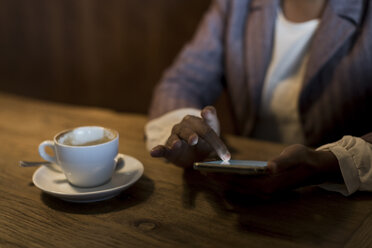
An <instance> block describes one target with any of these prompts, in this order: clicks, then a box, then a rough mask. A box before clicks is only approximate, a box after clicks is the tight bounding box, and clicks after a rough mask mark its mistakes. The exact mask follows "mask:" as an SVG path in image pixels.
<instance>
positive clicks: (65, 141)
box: [62, 136, 113, 146]
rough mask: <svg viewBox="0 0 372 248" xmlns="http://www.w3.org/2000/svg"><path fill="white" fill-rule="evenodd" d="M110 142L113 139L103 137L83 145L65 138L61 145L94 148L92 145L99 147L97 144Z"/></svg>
mask: <svg viewBox="0 0 372 248" xmlns="http://www.w3.org/2000/svg"><path fill="white" fill-rule="evenodd" d="M111 140H113V139H112V138H111V139H110V138H109V137H106V136H104V137H103V138H101V139H98V140H92V141H87V142H84V143H76V142H75V141H74V140H73V139H69V138H67V139H66V140H64V141H63V142H62V144H64V145H67V146H94V145H99V144H103V143H106V142H109V141H111Z"/></svg>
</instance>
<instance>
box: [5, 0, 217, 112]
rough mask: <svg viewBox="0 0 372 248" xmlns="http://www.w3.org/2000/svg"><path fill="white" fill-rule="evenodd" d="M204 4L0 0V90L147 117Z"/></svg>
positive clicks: (199, 0) (200, 0) (186, 0)
mask: <svg viewBox="0 0 372 248" xmlns="http://www.w3.org/2000/svg"><path fill="white" fill-rule="evenodd" d="M209 2H210V1H209V0H104V1H103V0H32V1H30V0H0V90H1V91H6V92H12V93H16V94H21V95H26V96H32V97H37V98H41V99H47V100H53V101H59V102H67V103H74V104H83V105H92V106H102V107H109V108H113V109H116V110H119V111H129V112H139V113H146V112H147V109H148V105H149V103H150V99H151V93H152V89H153V87H154V85H155V84H156V83H157V82H158V80H159V79H160V77H161V74H162V72H163V70H164V69H165V68H166V67H167V66H169V65H170V63H171V62H172V60H173V59H174V57H175V56H176V54H177V53H178V52H179V50H180V49H181V47H182V45H183V44H184V43H185V42H186V41H187V40H189V39H190V38H191V37H192V34H193V31H194V30H195V28H196V26H197V24H198V22H199V20H200V18H201V16H202V13H204V11H205V10H206V9H207V7H208V5H209Z"/></svg>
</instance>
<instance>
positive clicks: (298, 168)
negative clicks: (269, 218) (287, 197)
mask: <svg viewBox="0 0 372 248" xmlns="http://www.w3.org/2000/svg"><path fill="white" fill-rule="evenodd" d="M221 174H222V173H219V175H217V173H213V175H212V174H210V176H212V177H213V178H214V179H215V180H222V181H221V183H223V184H224V185H225V184H227V187H228V188H230V189H233V190H235V191H238V192H241V193H248V194H253V195H261V196H266V195H272V194H274V193H279V192H283V191H287V190H291V189H295V188H298V187H301V186H306V185H315V184H320V183H323V182H327V181H337V182H342V176H341V171H340V168H339V165H338V161H337V158H336V157H335V156H334V155H333V153H331V152H328V151H315V150H313V149H310V148H308V147H306V146H303V145H299V144H296V145H291V146H289V147H287V148H285V149H284V150H283V152H282V153H281V154H280V155H279V156H277V157H276V158H274V159H272V160H270V161H268V174H267V175H265V176H244V175H234V176H228V175H224V176H223V175H221ZM224 177H225V178H224ZM226 179H227V180H228V182H226Z"/></svg>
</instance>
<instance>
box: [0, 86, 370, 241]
mask: <svg viewBox="0 0 372 248" xmlns="http://www.w3.org/2000/svg"><path fill="white" fill-rule="evenodd" d="M145 123H146V117H145V116H142V115H136V114H124V113H116V112H113V111H110V110H106V109H98V108H86V107H77V106H70V105H61V104H55V103H50V102H41V101H36V100H30V99H26V98H21V97H16V96H12V95H7V94H4V93H0V197H1V198H0V247H90V248H93V247H372V236H371V234H372V214H371V213H372V194H371V193H356V194H354V195H353V196H351V197H343V196H341V195H340V194H338V193H332V192H327V191H323V190H321V189H319V188H317V187H309V188H303V189H300V190H297V191H294V192H292V193H290V194H288V195H286V196H283V197H281V198H278V199H271V200H258V199H255V198H251V197H248V196H244V195H238V194H232V195H225V194H222V193H221V191H220V189H219V187H218V185H215V184H209V183H208V179H206V178H205V176H203V175H201V174H200V173H198V172H194V171H184V170H182V169H180V168H177V167H175V166H173V165H171V164H169V163H166V162H164V161H163V160H161V159H153V158H151V157H150V156H149V155H148V152H147V151H146V149H145V145H144V141H143V127H144V124H145ZM81 125H103V126H107V127H111V128H114V129H117V130H118V131H119V132H120V149H119V151H120V152H121V153H124V154H128V155H131V156H134V157H136V158H137V159H139V160H140V161H141V162H142V163H143V165H144V167H145V173H144V175H143V176H142V178H141V179H140V180H139V181H138V182H137V183H136V184H134V185H133V186H132V187H131V188H129V189H127V190H126V191H123V192H122V193H121V194H120V195H119V196H117V197H115V198H112V199H110V200H107V201H102V202H96V203H89V204H78V203H70V202H65V201H62V200H60V199H58V198H55V197H52V196H49V195H47V194H45V193H42V192H41V191H40V190H39V189H38V188H36V187H35V186H34V185H33V183H32V180H31V178H32V175H33V173H34V171H35V170H36V168H21V167H19V166H18V161H19V160H21V159H23V160H40V158H39V155H38V153H37V147H38V144H39V143H40V142H41V141H43V140H46V139H51V138H52V137H53V135H54V134H55V133H57V132H58V131H60V130H62V129H66V128H71V127H76V126H81ZM227 141H228V143H229V144H230V145H231V146H232V147H233V148H234V150H235V154H234V157H235V158H246V159H269V158H270V157H272V156H274V155H276V154H278V153H279V152H280V151H281V149H282V146H281V145H275V144H271V143H264V142H258V141H253V140H248V139H242V138H238V137H233V136H228V137H227Z"/></svg>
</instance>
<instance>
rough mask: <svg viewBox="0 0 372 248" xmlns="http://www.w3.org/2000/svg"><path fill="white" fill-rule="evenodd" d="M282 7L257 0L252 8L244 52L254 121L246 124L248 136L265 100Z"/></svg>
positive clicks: (273, 2)
mask: <svg viewBox="0 0 372 248" xmlns="http://www.w3.org/2000/svg"><path fill="white" fill-rule="evenodd" d="M278 6H279V0H274V1H273V0H253V1H252V3H251V6H250V14H249V17H248V19H247V23H246V30H245V32H246V35H245V37H246V41H245V49H244V52H245V63H246V64H245V67H246V70H247V82H246V83H247V84H248V91H249V97H250V100H249V102H250V103H251V105H250V115H246V117H247V118H249V120H250V121H249V122H248V121H245V122H246V123H247V126H246V127H245V129H244V132H243V133H244V134H245V135H248V134H249V133H250V132H251V130H252V128H253V126H254V122H255V118H254V117H255V116H256V113H257V111H258V107H259V104H260V101H261V95H262V88H263V83H264V80H265V75H266V71H267V68H268V66H269V63H270V60H271V55H272V49H273V39H274V34H275V20H276V17H277V12H278Z"/></svg>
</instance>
